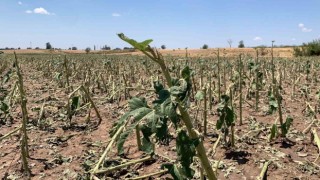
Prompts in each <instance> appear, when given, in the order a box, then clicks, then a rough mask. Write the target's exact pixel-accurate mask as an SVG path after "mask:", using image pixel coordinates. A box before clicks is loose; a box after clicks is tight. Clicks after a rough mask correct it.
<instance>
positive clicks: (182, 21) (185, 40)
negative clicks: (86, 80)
mask: <svg viewBox="0 0 320 180" xmlns="http://www.w3.org/2000/svg"><path fill="white" fill-rule="evenodd" d="M319 10H320V1H319V0H308V1H301V0H224V1H223V0H216V1H214V0H158V1H150V0H148V1H147V0H136V1H134V0H117V1H112V0H21V1H15V0H1V1H0V22H1V27H0V47H21V48H26V47H28V46H30V42H31V43H32V47H33V48H34V47H40V48H44V47H45V43H46V42H50V43H51V44H52V46H53V47H57V48H68V47H71V46H72V45H73V46H76V47H78V48H80V49H84V48H86V47H91V48H93V45H97V46H98V47H100V46H102V45H105V44H107V45H109V46H111V47H112V48H116V47H124V46H128V45H127V44H125V43H123V42H121V40H120V39H119V38H118V37H117V36H116V34H117V33H120V32H123V33H125V34H126V35H127V36H129V37H131V38H135V39H137V40H139V41H140V40H141V41H142V40H145V39H149V38H151V39H153V40H154V42H153V43H152V45H153V46H157V47H160V46H161V45H162V44H165V45H166V46H167V48H185V47H188V48H199V47H201V46H202V45H203V44H208V45H209V47H228V43H227V40H228V39H232V41H233V44H232V46H233V47H235V46H237V45H238V42H239V41H240V40H243V41H244V43H245V45H246V46H256V45H262V44H263V45H270V44H271V41H272V40H275V41H276V42H275V44H276V45H280V44H301V43H302V42H307V41H311V40H313V39H316V38H320V11H319Z"/></svg>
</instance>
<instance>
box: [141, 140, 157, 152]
mask: <svg viewBox="0 0 320 180" xmlns="http://www.w3.org/2000/svg"><path fill="white" fill-rule="evenodd" d="M141 143H142V146H141V150H142V151H144V152H145V153H147V154H153V153H154V149H153V143H152V142H151V141H150V140H147V139H146V138H142V142H141Z"/></svg>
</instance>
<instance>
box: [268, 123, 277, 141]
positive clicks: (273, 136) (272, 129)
mask: <svg viewBox="0 0 320 180" xmlns="http://www.w3.org/2000/svg"><path fill="white" fill-rule="evenodd" d="M277 134H278V127H277V125H276V124H273V125H272V128H271V132H270V135H269V140H271V139H273V138H275V137H276V136H277Z"/></svg>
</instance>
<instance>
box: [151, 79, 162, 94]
mask: <svg viewBox="0 0 320 180" xmlns="http://www.w3.org/2000/svg"><path fill="white" fill-rule="evenodd" d="M153 88H154V89H155V90H156V93H157V94H159V93H160V91H161V90H164V87H163V85H162V84H161V83H160V82H159V81H154V82H153Z"/></svg>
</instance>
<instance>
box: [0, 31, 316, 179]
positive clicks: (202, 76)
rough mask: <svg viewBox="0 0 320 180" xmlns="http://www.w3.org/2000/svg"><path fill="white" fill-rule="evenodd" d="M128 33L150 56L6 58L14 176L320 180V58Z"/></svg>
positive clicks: (0, 146)
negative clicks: (166, 43)
mask: <svg viewBox="0 0 320 180" xmlns="http://www.w3.org/2000/svg"><path fill="white" fill-rule="evenodd" d="M119 37H120V38H121V39H122V40H124V41H126V42H128V43H129V44H131V45H132V46H133V47H135V48H136V49H137V50H139V53H138V52H134V53H125V54H122V53H120V54H100V53H89V54H85V53H79V54H76V53H73V54H71V53H65V52H61V53H59V52H55V53H33V54H27V53H17V54H13V53H12V52H5V53H4V54H0V74H1V76H0V78H1V79H0V84H1V86H0V103H1V104H0V177H1V178H2V179H28V177H30V179H131V180H134V179H175V180H181V179H210V180H211V179H264V178H269V179H320V172H319V170H320V166H319V164H320V160H319V149H320V140H319V134H320V131H319V121H318V119H317V116H319V113H320V108H319V104H320V91H319V90H320V89H319V83H320V77H319V76H320V73H319V72H320V58H319V57H298V58H296V57H293V56H292V50H290V49H289V50H288V49H282V50H279V49H278V50H277V49H271V48H269V49H268V50H267V53H266V54H262V53H261V49H250V50H248V51H250V53H244V52H237V51H236V50H237V49H234V51H233V52H232V51H231V50H230V49H211V50H208V51H209V52H210V53H207V54H202V53H203V52H204V51H205V50H201V52H196V51H195V52H192V51H191V53H190V52H188V51H186V50H181V51H179V52H180V53H177V52H178V50H176V51H173V50H163V51H160V53H159V52H158V51H157V50H155V49H152V48H150V47H149V46H148V44H149V43H150V42H151V40H150V41H149V40H147V41H144V42H142V43H137V42H136V41H134V40H132V39H129V38H127V37H125V36H124V35H123V34H119ZM273 50H274V51H273ZM174 52H176V54H175V53H174ZM290 52H291V53H290ZM161 53H162V54H163V55H162V54H161ZM189 53H190V54H189Z"/></svg>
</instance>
